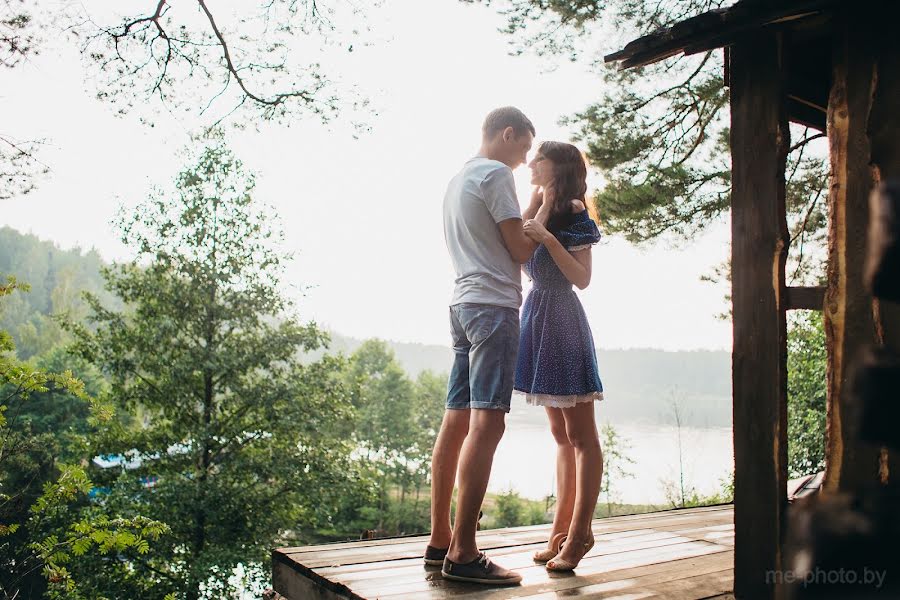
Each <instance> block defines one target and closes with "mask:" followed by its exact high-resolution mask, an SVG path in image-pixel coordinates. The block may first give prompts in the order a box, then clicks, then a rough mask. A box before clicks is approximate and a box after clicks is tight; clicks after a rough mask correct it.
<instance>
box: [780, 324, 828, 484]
mask: <svg viewBox="0 0 900 600" xmlns="http://www.w3.org/2000/svg"><path fill="white" fill-rule="evenodd" d="M790 325H791V328H790V335H789V336H788V381H787V387H788V474H789V476H790V477H801V476H803V475H811V474H813V473H817V472H819V471H821V470H822V469H824V468H825V422H826V421H825V368H826V364H827V354H826V349H825V348H826V347H825V329H824V327H823V325H822V315H821V314H819V313H812V312H809V311H804V312H803V313H792V314H791V321H790Z"/></svg>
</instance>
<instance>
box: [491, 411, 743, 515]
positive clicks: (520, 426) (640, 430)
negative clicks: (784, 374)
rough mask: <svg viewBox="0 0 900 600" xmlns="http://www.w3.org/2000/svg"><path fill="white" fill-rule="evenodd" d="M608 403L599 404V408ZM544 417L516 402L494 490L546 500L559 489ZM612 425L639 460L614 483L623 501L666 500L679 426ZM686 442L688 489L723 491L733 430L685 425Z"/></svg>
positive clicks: (730, 462) (493, 480)
mask: <svg viewBox="0 0 900 600" xmlns="http://www.w3.org/2000/svg"><path fill="white" fill-rule="evenodd" d="M602 404H603V403H602V402H601V403H599V406H598V411H599V408H600V407H602ZM519 411H530V413H521V412H519ZM516 413H518V414H516ZM538 415H540V416H543V410H542V409H538V408H535V407H530V406H525V405H524V403H516V402H515V400H514V404H513V412H512V413H511V415H510V418H509V420H508V422H507V427H506V433H505V435H504V436H503V439H502V440H501V442H500V446H499V447H498V448H497V454H496V455H495V457H494V466H493V469H492V471H491V480H490V483H489V485H488V490H489V491H491V492H503V491H506V490H507V489H509V488H512V489H514V490H516V491H517V492H519V494H520V495H521V496H523V497H526V498H532V499H542V498H543V497H545V496H547V495H548V494H550V493H553V491H554V489H555V485H556V484H555V479H554V472H555V470H556V445H555V443H554V441H553V436H551V435H550V428H549V425H548V424H547V423H546V418H544V422H541V421H540V420H538V419H537V417H538ZM599 422H600V420H599V412H598V423H599ZM611 424H612V425H613V427H615V428H616V431H617V432H618V434H619V436H620V438H622V439H623V440H624V441H625V442H627V443H628V445H629V446H630V450H629V451H628V452H627V453H626V454H627V456H629V457H630V458H631V459H632V460H634V464H633V465H630V467H629V470H630V471H631V473H633V474H634V478H633V479H630V478H625V479H620V480H617V481H615V482H613V487H614V489H615V490H616V491H617V493H618V495H619V498H618V501H620V502H624V503H629V504H663V503H665V501H666V496H665V492H664V482H665V481H666V480H668V481H672V482H677V481H678V473H679V470H678V462H679V461H678V429H677V428H676V427H675V426H673V425H659V424H650V423H639V422H630V423H616V422H613V423H611ZM601 439H602V438H601ZM681 446H682V452H681V454H682V461H683V464H684V482H685V488H686V489H689V488H690V487H694V488H696V489H697V491H698V492H700V493H701V494H704V495H706V494H713V493H715V492H718V491H719V490H720V489H721V480H722V479H723V478H725V477H727V476H728V475H729V474H730V473H731V472H732V471H733V470H734V450H733V442H732V430H731V428H730V427H711V428H698V427H682V428H681ZM604 477H606V474H604ZM601 501H602V497H601Z"/></svg>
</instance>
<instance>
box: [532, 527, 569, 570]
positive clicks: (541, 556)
mask: <svg viewBox="0 0 900 600" xmlns="http://www.w3.org/2000/svg"><path fill="white" fill-rule="evenodd" d="M565 541H566V534H565V533H557V534H556V535H554V536H553V537H552V538H551V539H550V547H549V548H547V549H545V550H538V551H537V552H535V553H534V556H532V558H534V562H539V563H545V562H547V561H548V560H550V559H551V558H553V557H554V556H556V555H557V554H559V551H560V550H562V545H563V543H564V542H565Z"/></svg>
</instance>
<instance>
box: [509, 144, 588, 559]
mask: <svg viewBox="0 0 900 600" xmlns="http://www.w3.org/2000/svg"><path fill="white" fill-rule="evenodd" d="M529 167H530V168H531V171H532V176H531V183H532V184H534V185H536V186H540V187H541V188H543V201H542V205H541V197H540V193H539V192H536V193H535V196H534V198H533V200H532V204H531V206H530V207H529V209H528V211H526V213H525V217H526V219H528V220H527V221H526V223H525V233H526V234H527V235H528V236H529V237H530V238H532V239H533V240H534V241H536V242H539V243H540V244H541V245H540V246H539V247H538V249H537V250H536V251H535V253H534V255H533V256H532V257H531V260H529V261H528V263H526V264H525V265H524V269H525V272H526V273H527V274H528V276H529V277H530V278H531V279H532V280H533V282H534V287H533V289H532V290H531V292H530V293H529V294H528V298H527V299H526V301H525V305H524V307H523V309H522V325H521V327H522V332H521V337H520V340H519V359H518V364H517V365H516V382H515V389H516V391H517V392H519V393H522V394H524V395H525V398H526V400H527V402H528V403H529V404H532V405H535V406H543V407H544V410H546V412H547V416H548V417H549V418H550V431H551V432H552V433H553V437H554V438H555V440H556V443H557V457H556V479H557V501H556V516H555V517H554V519H553V529H552V533H551V538H550V542H549V544H548V548H547V549H546V550H542V551H539V552H536V553H535V555H534V559H535V560H536V561H539V562H546V563H547V568H548V569H550V570H553V571H568V570H571V569H574V568H575V567H576V566H577V565H578V562H579V561H580V560H581V559H582V558H583V557H584V555H585V554H586V553H587V552H588V551H589V550H590V549H591V548H592V547H593V545H594V536H593V533H592V532H591V520H592V519H593V516H594V508H595V507H596V505H597V496H598V495H599V493H600V479H601V477H602V475H603V455H602V453H601V450H600V439H599V436H598V435H597V426H596V423H595V422H594V401H595V400H602V399H603V386H602V384H601V383H600V377H599V375H598V373H597V357H596V352H595V350H594V340H593V336H592V335H591V329H590V326H589V325H588V322H587V317H586V316H585V314H584V309H583V308H582V307H581V302H579V300H578V296H576V295H575V292H574V290H573V289H572V285H573V284H574V285H575V286H577V287H578V288H579V289H582V290H583V289H584V288H586V287H587V286H588V284H589V283H590V281H591V246H592V245H593V244H595V243H597V242H598V241H599V240H600V231H599V230H598V229H597V225H596V223H595V222H594V221H593V220H592V219H591V217H590V214H589V212H588V210H587V207H586V202H585V193H586V192H587V182H586V178H587V168H586V166H585V163H584V158H583V157H582V155H581V152H579V151H578V149H577V148H576V147H575V146H572V145H571V144H565V143H561V142H544V143H543V144H541V146H540V147H539V148H538V151H537V156H536V157H535V159H534V160H533V161H531V163H530V164H529ZM538 207H539V209H538Z"/></svg>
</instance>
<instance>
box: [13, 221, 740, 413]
mask: <svg viewBox="0 0 900 600" xmlns="http://www.w3.org/2000/svg"><path fill="white" fill-rule="evenodd" d="M103 266H104V261H103V259H102V258H101V257H100V255H99V254H98V253H97V252H96V251H94V250H84V249H78V248H76V249H72V250H63V249H60V248H59V247H58V246H57V245H56V244H54V243H53V242H49V241H44V240H41V239H39V238H38V237H36V236H34V235H31V234H23V233H20V232H18V231H16V230H15V229H12V228H10V227H2V228H0V272H2V273H15V274H16V275H17V276H18V278H19V280H20V281H23V282H25V283H28V284H29V285H30V286H31V292H30V293H28V294H18V295H14V296H12V297H10V298H9V299H7V301H6V303H5V304H4V306H3V310H2V311H0V329H4V330H6V331H9V332H10V333H11V334H12V336H13V339H14V340H15V343H16V348H17V350H18V353H19V356H20V357H22V358H28V357H30V356H34V355H38V354H41V353H42V352H44V351H46V350H47V349H49V348H51V347H53V346H54V345H56V344H57V343H58V342H59V340H60V338H61V336H62V335H63V332H62V330H61V329H60V328H59V327H58V326H57V325H56V323H55V321H54V320H53V315H57V314H62V313H68V314H69V315H70V316H71V317H73V318H75V319H76V320H78V319H80V318H81V317H82V316H83V315H84V314H86V311H87V308H86V306H85V304H84V302H83V301H82V299H81V292H82V291H90V292H93V293H96V294H99V295H100V297H101V298H102V299H103V300H104V303H105V304H107V305H110V304H112V305H115V302H114V298H113V296H112V295H111V294H106V293H104V291H103V278H102V276H101V274H100V271H101V269H102V268H103ZM300 309H301V312H302V305H301V306H300ZM589 316H590V315H589ZM598 334H599V335H600V336H601V340H598V343H599V342H601V341H602V332H598ZM363 343H364V340H361V339H356V338H352V337H347V336H344V335H341V334H340V333H337V332H331V343H330V344H329V350H328V352H330V353H338V352H340V353H344V354H351V353H352V352H354V351H355V350H357V349H358V348H359V347H360V346H361V345H362V344H363ZM387 343H388V345H389V347H390V348H391V349H392V350H393V351H394V353H395V355H396V357H397V360H398V361H399V362H400V364H401V365H402V366H403V368H404V369H405V370H406V372H407V373H408V374H409V375H410V376H411V377H416V376H418V374H419V373H421V372H422V371H432V372H435V373H443V372H446V371H447V370H448V368H449V366H450V362H451V356H452V352H451V350H450V348H448V347H446V346H440V345H430V344H418V343H408V342H396V341H390V340H388V341H387ZM322 353H323V352H322V351H321V350H320V351H318V352H316V353H314V354H312V355H311V356H309V357H308V358H309V359H314V358H318V356H319V355H321V354H322ZM598 362H599V365H600V371H601V377H602V379H603V385H604V388H605V390H606V392H605V395H606V400H605V401H604V402H603V403H602V404H601V411H602V412H603V416H604V419H608V420H611V421H613V422H619V423H622V422H629V421H636V420H640V421H643V422H647V423H654V424H667V423H671V422H672V420H673V410H672V404H673V402H677V403H678V405H679V409H680V410H681V412H682V416H683V419H684V420H685V421H686V423H687V424H688V425H692V426H698V427H727V426H729V425H730V424H731V356H730V354H729V353H728V352H723V351H680V352H667V351H664V350H656V349H633V350H603V349H602V347H601V348H600V349H599V350H598ZM532 412H534V415H533V417H534V419H536V420H538V421H540V422H542V423H543V420H542V419H543V415H542V414H539V411H532ZM528 417H529V418H528V420H529V421H530V420H531V418H530V417H532V415H530V414H529V415H528Z"/></svg>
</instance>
